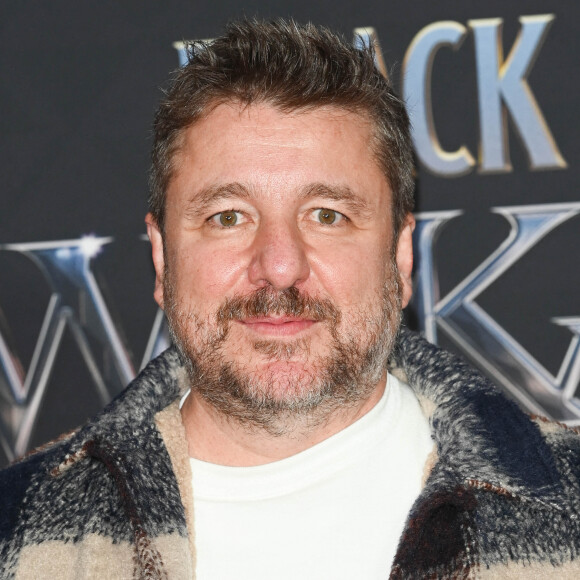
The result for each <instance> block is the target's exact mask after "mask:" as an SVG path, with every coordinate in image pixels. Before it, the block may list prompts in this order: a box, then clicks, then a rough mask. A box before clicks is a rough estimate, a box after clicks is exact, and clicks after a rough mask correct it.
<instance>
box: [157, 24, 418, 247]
mask: <svg viewBox="0 0 580 580" xmlns="http://www.w3.org/2000/svg"><path fill="white" fill-rule="evenodd" d="M187 51H188V63H187V64H186V65H185V66H183V67H181V68H180V69H178V70H177V71H176V72H175V74H174V77H173V80H172V82H171V84H170V86H169V89H168V90H167V92H166V94H165V98H164V99H163V100H162V102H161V104H160V106H159V109H158V110H157V113H156V115H155V121H154V144H153V152H152V169H151V177H150V188H151V193H150V197H149V211H150V212H151V213H152V215H153V217H154V219H155V220H156V222H157V225H158V226H159V227H160V229H161V230H162V231H163V229H164V222H165V196H166V190H167V187H168V185H169V182H170V180H171V178H172V173H173V169H174V165H173V162H174V158H175V154H176V152H177V151H178V150H179V147H180V145H181V136H182V135H183V132H184V130H185V129H186V128H187V127H189V126H191V125H192V124H194V123H195V122H196V121H197V120H198V119H200V118H202V117H203V116H205V115H207V114H209V113H210V112H211V111H212V110H213V109H214V108H215V107H216V106H218V105H220V104H222V103H224V102H231V101H234V102H239V103H240V104H242V105H249V104H252V103H269V104H272V105H273V106H275V107H277V108H279V109H280V110H281V111H288V112H290V111H299V110H310V109H314V108H316V107H321V106H332V107H337V108H341V109H345V110H348V111H351V112H355V113H358V114H361V115H362V116H364V117H366V118H367V119H368V120H370V122H371V127H372V131H373V133H374V135H373V137H374V144H373V148H374V153H375V155H376V156H377V160H378V162H379V164H380V166H381V167H382V170H383V172H384V173H385V175H386V177H387V180H388V182H389V185H390V187H391V189H392V192H393V202H392V207H393V228H394V235H395V236H398V233H399V229H400V227H401V225H402V223H403V220H404V219H405V217H406V215H407V214H408V213H409V212H410V211H412V209H413V190H414V162H413V153H412V145H411V137H410V131H409V118H408V116H407V113H406V111H405V107H404V104H403V102H402V101H401V100H400V99H399V98H398V97H397V96H396V95H395V93H394V92H393V89H392V87H391V85H390V84H389V82H388V81H387V79H386V78H385V77H384V76H383V75H382V74H381V73H380V72H379V71H378V69H377V68H376V66H375V62H374V52H373V48H372V47H370V48H365V49H359V48H355V47H354V46H353V45H352V44H351V43H349V42H348V41H346V40H345V39H344V38H343V37H341V36H339V35H337V34H335V33H333V32H331V31H330V30H328V29H327V28H324V27H320V26H315V25H313V24H306V25H300V24H297V23H296V22H294V21H292V20H282V19H280V20H276V21H271V22H268V21H258V20H242V21H237V22H232V23H230V24H229V25H228V26H227V27H226V31H225V34H224V35H223V36H220V37H219V38H216V39H215V40H213V41H211V42H202V41H196V42H192V43H191V44H189V45H188V48H187Z"/></svg>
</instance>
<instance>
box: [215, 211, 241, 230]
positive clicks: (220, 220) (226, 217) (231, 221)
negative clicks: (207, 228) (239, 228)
mask: <svg viewBox="0 0 580 580" xmlns="http://www.w3.org/2000/svg"><path fill="white" fill-rule="evenodd" d="M241 218H242V214H241V213H240V212H239V211H234V210H233V209H231V210H228V211H221V212H220V213H216V214H215V215H212V216H211V218H210V220H211V221H212V222H213V223H214V224H215V225H217V226H221V227H224V228H231V227H232V226H235V225H236V224H237V223H238V222H239V221H240V220H241Z"/></svg>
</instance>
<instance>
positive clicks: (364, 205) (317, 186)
mask: <svg viewBox="0 0 580 580" xmlns="http://www.w3.org/2000/svg"><path fill="white" fill-rule="evenodd" d="M301 197H302V199H304V200H308V199H312V198H322V199H328V200H330V201H340V202H342V203H344V204H346V206H347V207H348V209H349V210H350V212H351V213H354V214H356V215H359V216H364V215H365V214H368V213H370V212H371V207H370V205H369V203H368V202H367V200H365V199H364V198H362V197H361V196H360V195H358V194H356V193H355V192H354V191H353V190H352V189H351V188H350V187H349V186H348V185H327V184H326V183H313V184H311V185H308V186H307V187H306V188H305V189H304V190H303V191H302V193H301Z"/></svg>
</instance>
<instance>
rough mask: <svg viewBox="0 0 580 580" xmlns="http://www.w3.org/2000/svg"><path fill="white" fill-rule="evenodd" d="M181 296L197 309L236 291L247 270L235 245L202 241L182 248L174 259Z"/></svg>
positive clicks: (216, 301)
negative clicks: (218, 246)
mask: <svg viewBox="0 0 580 580" xmlns="http://www.w3.org/2000/svg"><path fill="white" fill-rule="evenodd" d="M171 265H172V269H173V280H174V283H175V286H176V288H177V291H178V294H179V295H180V297H181V299H182V300H184V301H185V302H188V303H189V305H190V306H193V307H195V308H196V309H198V310H199V309H200V308H201V309H206V308H207V309H212V308H213V307H214V305H220V304H221V303H222V302H223V300H224V298H225V297H226V296H229V295H231V294H232V292H233V291H235V288H236V286H237V284H238V283H239V280H240V278H242V277H243V272H244V270H245V266H244V259H243V257H242V256H240V255H239V253H237V252H235V251H232V250H231V249H227V248H224V249H215V248H214V249H208V248H204V247H203V245H202V244H199V245H193V246H191V247H188V248H185V249H181V250H180V251H178V252H176V254H175V256H174V258H173V260H172V261H171Z"/></svg>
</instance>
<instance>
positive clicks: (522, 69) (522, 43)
mask: <svg viewBox="0 0 580 580" xmlns="http://www.w3.org/2000/svg"><path fill="white" fill-rule="evenodd" d="M553 20H554V15H553V14H543V15H539V16H522V17H521V18H520V22H521V29H520V32H519V34H518V36H517V38H516V41H515V42H514V45H513V47H512V49H511V51H510V54H509V56H508V57H507V59H505V61H504V59H503V54H502V39H501V30H502V23H503V21H502V19H500V18H493V19H485V20H470V21H469V27H470V28H471V29H472V30H473V34H474V39H475V55H476V64H477V87H478V93H479V125H480V132H481V143H480V152H479V154H480V170H481V171H483V172H498V171H510V170H511V164H510V160H509V148H508V137H507V135H508V131H507V118H506V112H507V111H509V113H510V115H511V118H512V120H513V121H514V124H515V126H516V127H517V130H518V133H519V135H520V137H521V139H522V142H523V144H524V146H525V148H526V150H527V152H528V156H529V160H530V167H531V168H532V169H547V168H564V167H566V162H565V161H564V158H563V157H562V155H561V154H560V151H559V150H558V146H557V145H556V142H555V141H554V138H553V137H552V134H551V133H550V129H549V128H548V125H547V123H546V121H545V119H544V117H543V115H542V112H541V110H540V108H539V106H538V104H537V102H536V99H535V98H534V95H533V93H532V90H531V89H530V87H529V85H528V82H527V77H528V75H529V73H530V70H531V68H532V66H533V64H534V61H535V59H536V57H537V55H538V53H539V51H540V48H541V46H542V44H543V43H544V41H545V39H546V35H547V33H548V30H549V28H550V26H551V24H552V22H553ZM502 103H503V104H505V107H504V106H503V105H502Z"/></svg>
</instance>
